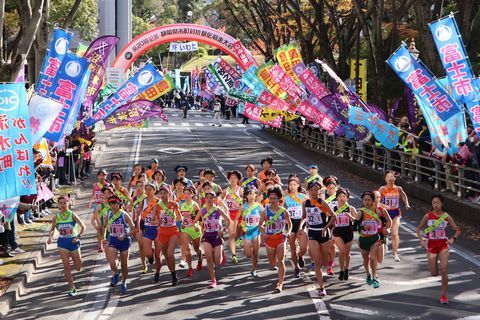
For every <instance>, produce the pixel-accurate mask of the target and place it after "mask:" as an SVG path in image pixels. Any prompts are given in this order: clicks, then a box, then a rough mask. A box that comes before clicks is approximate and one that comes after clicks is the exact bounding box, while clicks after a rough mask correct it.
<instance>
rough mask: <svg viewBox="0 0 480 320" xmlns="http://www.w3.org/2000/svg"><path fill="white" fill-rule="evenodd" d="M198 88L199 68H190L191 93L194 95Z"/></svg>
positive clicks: (196, 93)
mask: <svg viewBox="0 0 480 320" xmlns="http://www.w3.org/2000/svg"><path fill="white" fill-rule="evenodd" d="M199 90H200V70H199V69H198V67H195V69H193V70H192V93H193V95H194V96H197V95H198V91H199Z"/></svg>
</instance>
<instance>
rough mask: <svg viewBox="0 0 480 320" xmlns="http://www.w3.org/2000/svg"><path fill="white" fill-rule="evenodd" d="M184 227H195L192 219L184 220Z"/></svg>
mask: <svg viewBox="0 0 480 320" xmlns="http://www.w3.org/2000/svg"><path fill="white" fill-rule="evenodd" d="M183 225H184V226H185V227H192V226H193V220H192V218H184V219H183Z"/></svg>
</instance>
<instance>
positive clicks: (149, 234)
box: [142, 226, 158, 241]
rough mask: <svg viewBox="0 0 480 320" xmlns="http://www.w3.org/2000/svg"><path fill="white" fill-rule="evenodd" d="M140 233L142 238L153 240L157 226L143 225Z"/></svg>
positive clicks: (155, 236)
mask: <svg viewBox="0 0 480 320" xmlns="http://www.w3.org/2000/svg"><path fill="white" fill-rule="evenodd" d="M142 235H143V237H144V238H147V239H150V240H152V241H154V240H155V239H156V238H157V235H158V227H157V226H145V228H144V229H143V232H142Z"/></svg>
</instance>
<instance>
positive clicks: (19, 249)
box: [12, 247, 25, 254]
mask: <svg viewBox="0 0 480 320" xmlns="http://www.w3.org/2000/svg"><path fill="white" fill-rule="evenodd" d="M12 253H15V254H20V253H25V250H23V249H21V248H20V247H17V248H16V249H15V250H13V251H12Z"/></svg>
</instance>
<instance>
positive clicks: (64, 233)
mask: <svg viewBox="0 0 480 320" xmlns="http://www.w3.org/2000/svg"><path fill="white" fill-rule="evenodd" d="M58 233H59V234H60V237H62V238H64V237H71V236H72V234H73V228H72V226H71V225H69V224H66V225H59V226H58Z"/></svg>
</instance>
